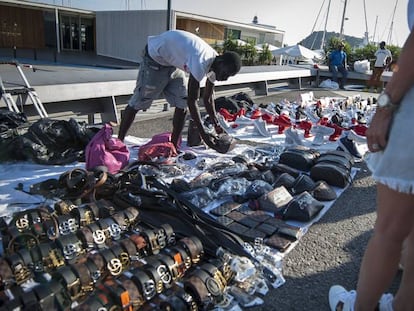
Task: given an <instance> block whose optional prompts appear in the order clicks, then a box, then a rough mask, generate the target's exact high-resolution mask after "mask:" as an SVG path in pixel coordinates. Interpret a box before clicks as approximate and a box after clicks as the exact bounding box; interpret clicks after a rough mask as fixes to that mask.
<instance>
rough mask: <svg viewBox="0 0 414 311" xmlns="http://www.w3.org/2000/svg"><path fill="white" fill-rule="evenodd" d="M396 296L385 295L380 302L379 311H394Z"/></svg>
mask: <svg viewBox="0 0 414 311" xmlns="http://www.w3.org/2000/svg"><path fill="white" fill-rule="evenodd" d="M393 301H394V296H393V295H392V294H383V295H382V296H381V299H380V301H379V309H378V310H379V311H393V310H394V309H393V307H392V302H393Z"/></svg>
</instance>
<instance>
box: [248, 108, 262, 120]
mask: <svg viewBox="0 0 414 311" xmlns="http://www.w3.org/2000/svg"><path fill="white" fill-rule="evenodd" d="M261 116H262V112H261V111H260V110H259V109H256V110H254V111H253V112H252V114H251V115H250V119H253V120H254V119H258V118H260V117H261Z"/></svg>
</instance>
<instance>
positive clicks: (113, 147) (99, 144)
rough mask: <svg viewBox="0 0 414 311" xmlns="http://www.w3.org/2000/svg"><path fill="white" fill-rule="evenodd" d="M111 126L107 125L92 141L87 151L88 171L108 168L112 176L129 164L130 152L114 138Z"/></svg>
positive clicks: (86, 164) (86, 165)
mask: <svg viewBox="0 0 414 311" xmlns="http://www.w3.org/2000/svg"><path fill="white" fill-rule="evenodd" d="M112 134H113V130H112V126H111V125H110V124H105V125H104V126H103V127H102V128H101V129H100V130H99V131H98V133H96V134H95V136H94V137H93V138H92V139H91V141H90V142H89V143H88V145H87V146H86V150H85V162H86V163H85V167H86V169H87V170H90V169H93V168H94V167H97V166H106V167H107V168H108V172H110V173H111V174H115V173H117V172H118V171H119V170H121V169H122V168H124V167H125V166H127V165H128V163H129V155H130V154H129V150H128V148H127V147H126V145H125V144H124V143H123V142H122V141H121V140H120V139H118V138H115V137H112Z"/></svg>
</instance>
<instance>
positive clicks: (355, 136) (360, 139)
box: [348, 129, 367, 144]
mask: <svg viewBox="0 0 414 311" xmlns="http://www.w3.org/2000/svg"><path fill="white" fill-rule="evenodd" d="M348 139H350V140H353V141H354V142H356V143H359V144H366V143H367V138H366V137H365V136H361V135H358V134H357V133H356V132H355V131H354V130H352V129H351V130H350V131H349V133H348Z"/></svg>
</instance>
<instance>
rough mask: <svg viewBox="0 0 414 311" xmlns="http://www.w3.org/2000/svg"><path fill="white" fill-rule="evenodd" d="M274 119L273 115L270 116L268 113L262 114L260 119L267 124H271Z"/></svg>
mask: <svg viewBox="0 0 414 311" xmlns="http://www.w3.org/2000/svg"><path fill="white" fill-rule="evenodd" d="M274 118H275V116H274V115H272V114H270V113H263V114H262V119H263V121H265V122H266V123H267V124H273V119H274Z"/></svg>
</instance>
